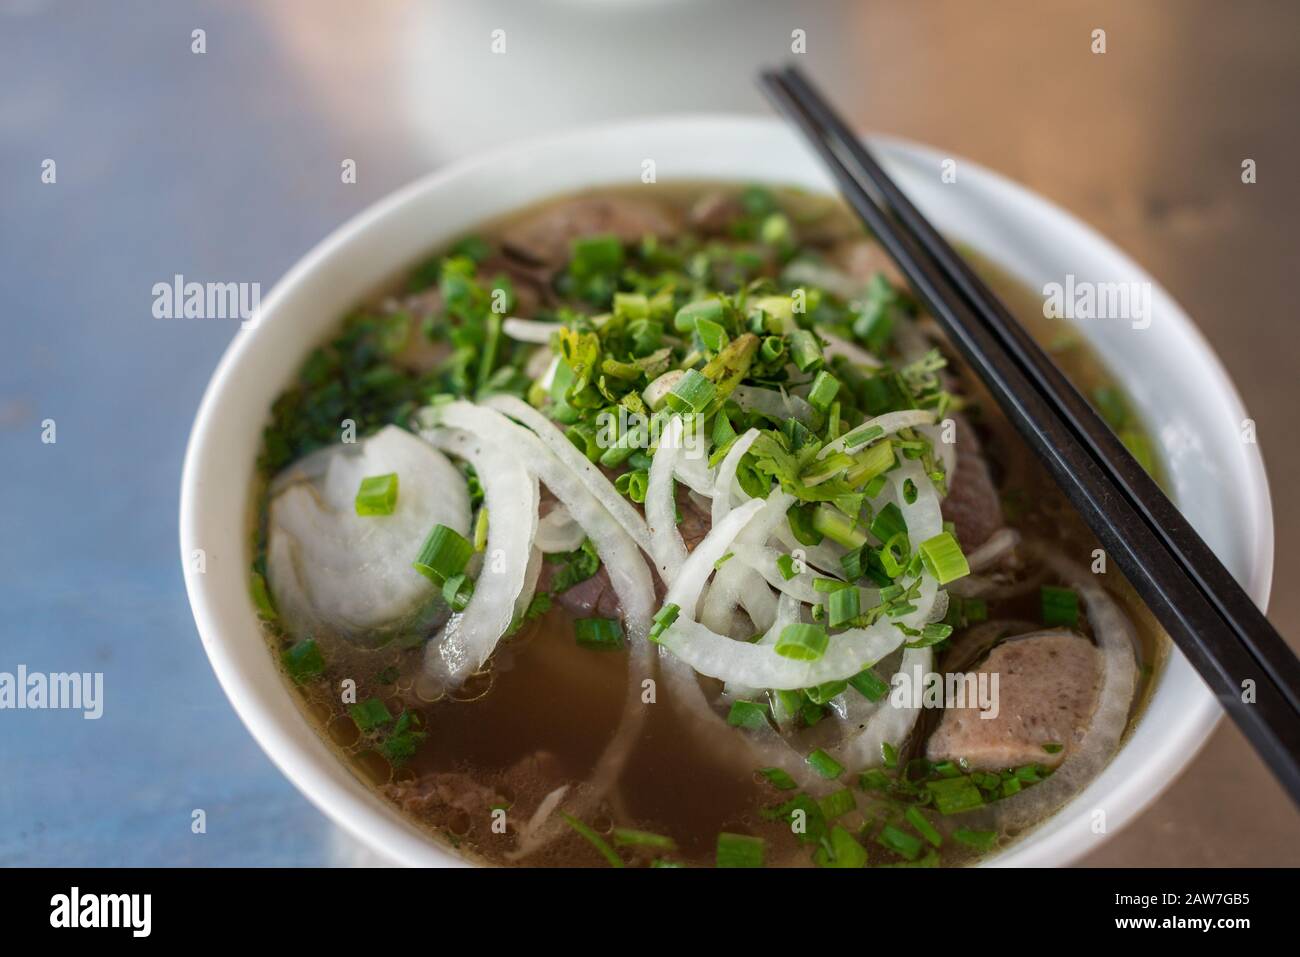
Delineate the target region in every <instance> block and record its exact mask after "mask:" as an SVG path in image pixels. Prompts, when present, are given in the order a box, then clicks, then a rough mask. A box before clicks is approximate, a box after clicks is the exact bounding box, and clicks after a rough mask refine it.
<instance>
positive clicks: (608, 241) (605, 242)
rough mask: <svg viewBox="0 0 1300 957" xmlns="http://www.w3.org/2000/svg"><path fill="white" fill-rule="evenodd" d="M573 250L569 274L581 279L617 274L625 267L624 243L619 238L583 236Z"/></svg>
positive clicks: (576, 242) (575, 242)
mask: <svg viewBox="0 0 1300 957" xmlns="http://www.w3.org/2000/svg"><path fill="white" fill-rule="evenodd" d="M571 249H572V253H573V254H572V257H571V259H570V262H569V272H571V273H572V274H573V275H574V276H575V277H577V278H579V279H586V278H588V277H590V276H597V275H601V274H603V273H610V272H615V271H617V270H618V269H619V268H620V267H622V265H623V243H622V242H621V241H620V240H619V238H618V237H617V236H613V235H602V236H582V237H580V238H578V239H575V240H574V241H573V244H572V246H571Z"/></svg>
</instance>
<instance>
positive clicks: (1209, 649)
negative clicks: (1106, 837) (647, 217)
mask: <svg viewBox="0 0 1300 957" xmlns="http://www.w3.org/2000/svg"><path fill="white" fill-rule="evenodd" d="M761 80H762V86H763V89H764V92H766V93H767V95H768V97H769V99H770V100H771V101H772V103H773V104H774V105H775V106H776V108H777V109H778V110H779V111H780V112H781V113H782V114H783V115H784V116H785V117H786V118H787V119H788V120H790V121H791V122H792V123H794V125H795V126H796V127H798V129H799V131H800V132H801V133H802V134H803V136H804V137H805V138H806V139H807V140H808V142H809V144H810V145H811V146H812V148H813V149H814V150H815V151H816V153H817V154H818V155H819V156H820V157H821V159H822V160H823V161H824V162H825V164H826V166H827V167H828V168H829V170H830V172H831V174H832V175H833V176H834V178H835V180H836V182H837V183H838V185H839V187H840V190H841V192H842V193H843V195H844V197H845V199H846V200H847V201H848V202H849V204H850V205H851V206H852V207H853V209H854V211H855V212H856V213H857V214H858V215H859V217H861V219H862V221H863V222H864V223H865V224H866V226H867V227H868V228H869V229H870V230H871V232H872V233H873V234H874V235H875V236H876V238H877V239H879V240H880V242H881V243H882V244H883V245H884V247H885V249H886V251H888V253H889V254H890V256H891V257H892V258H893V259H894V261H895V262H896V263H898V266H899V268H900V269H902V271H903V273H904V274H905V275H906V276H907V278H908V280H909V281H910V282H911V283H912V286H913V287H914V289H915V290H916V292H917V294H918V295H919V296H920V298H921V300H922V301H923V302H924V303H925V304H926V306H927V307H928V308H929V310H930V312H931V313H932V314H933V315H934V317H935V319H936V320H937V321H938V322H939V323H940V325H941V326H942V327H943V329H944V331H945V332H946V333H947V335H948V337H949V339H950V340H951V341H952V343H953V345H954V346H955V347H956V348H957V350H958V351H959V352H960V353H961V354H962V356H963V357H964V358H965V360H966V362H967V363H968V364H969V365H970V367H971V368H972V369H973V370H974V372H975V373H976V374H977V375H978V376H979V377H980V379H981V380H983V382H984V384H985V385H986V386H987V387H988V389H989V392H990V394H991V395H992V396H993V397H994V399H995V400H996V401H997V403H998V404H999V405H1000V406H1001V407H1002V409H1003V411H1004V412H1005V413H1006V415H1007V417H1008V418H1009V419H1010V420H1011V422H1012V423H1013V424H1014V425H1015V427H1016V428H1017V430H1018V431H1019V432H1020V434H1021V435H1022V436H1023V437H1024V439H1025V441H1026V442H1027V443H1028V444H1029V446H1030V448H1032V449H1033V450H1034V452H1035V453H1036V454H1037V455H1038V457H1039V458H1040V459H1041V460H1042V461H1043V463H1044V464H1045V465H1046V466H1047V469H1048V471H1049V472H1050V474H1051V475H1052V477H1053V479H1054V480H1055V481H1056V482H1057V484H1058V485H1060V486H1061V488H1062V489H1063V490H1064V491H1065V493H1066V495H1067V496H1068V497H1069V499H1070V501H1071V502H1072V503H1073V505H1074V506H1075V508H1077V509H1078V511H1079V513H1080V515H1081V516H1082V517H1083V519H1084V520H1085V521H1086V522H1087V524H1088V526H1089V527H1090V528H1091V529H1092V531H1093V533H1094V534H1095V535H1096V536H1097V538H1098V540H1099V541H1100V542H1101V544H1102V546H1103V547H1104V548H1105V550H1106V552H1107V554H1108V555H1110V556H1111V557H1112V558H1113V559H1114V560H1115V562H1116V564H1117V565H1118V566H1119V568H1120V569H1121V570H1122V571H1123V572H1124V574H1125V575H1126V576H1127V577H1128V580H1129V581H1130V583H1132V585H1133V587H1134V589H1135V590H1136V591H1137V592H1138V594H1139V595H1140V596H1141V597H1142V599H1143V600H1144V601H1145V602H1146V604H1147V606H1148V607H1149V608H1150V609H1151V611H1152V613H1153V614H1154V615H1155V616H1156V618H1157V619H1158V620H1159V621H1160V623H1161V624H1162V625H1163V626H1164V628H1165V629H1166V631H1168V632H1169V634H1170V636H1171V637H1172V638H1173V640H1174V642H1175V643H1176V644H1177V645H1178V647H1179V648H1180V649H1181V650H1182V652H1183V654H1184V655H1186V656H1187V658H1188V660H1189V661H1191V663H1192V665H1193V667H1195V668H1196V670H1197V672H1198V673H1199V674H1200V675H1201V677H1202V678H1203V679H1204V681H1205V683H1206V684H1207V685H1208V686H1209V687H1210V690H1211V691H1212V692H1213V693H1214V695H1215V697H1216V698H1217V699H1218V701H1219V703H1220V704H1221V705H1222V706H1223V708H1224V710H1225V711H1227V712H1228V714H1229V715H1230V716H1231V718H1232V720H1233V721H1234V722H1235V723H1236V724H1237V726H1238V727H1239V728H1240V729H1241V731H1242V732H1243V733H1244V734H1245V736H1246V737H1247V739H1249V741H1250V742H1251V744H1252V745H1253V746H1254V748H1255V750H1256V751H1258V752H1259V754H1260V756H1261V757H1262V758H1263V759H1264V761H1265V763H1267V764H1268V766H1269V767H1270V769H1271V770H1272V771H1273V773H1274V774H1275V775H1276V776H1277V778H1278V780H1279V781H1280V782H1281V783H1282V785H1283V786H1284V787H1285V788H1286V789H1287V791H1288V792H1289V793H1290V795H1291V797H1292V799H1293V800H1294V801H1296V803H1297V804H1300V660H1297V658H1296V656H1295V654H1294V653H1292V651H1291V650H1290V648H1288V647H1287V645H1286V642H1285V641H1284V640H1283V639H1282V637H1281V636H1280V635H1279V634H1278V633H1277V632H1276V631H1275V630H1274V629H1273V628H1272V626H1271V625H1269V623H1268V621H1267V619H1265V617H1264V615H1263V614H1262V613H1261V612H1260V610H1259V609H1258V608H1257V607H1256V606H1255V604H1254V602H1252V601H1251V599H1250V596H1248V595H1247V594H1246V593H1245V592H1244V591H1243V590H1242V588H1241V586H1239V585H1238V584H1237V582H1236V581H1235V580H1234V579H1233V577H1232V575H1231V574H1229V572H1228V570H1227V569H1226V568H1224V567H1223V564H1222V563H1221V562H1220V561H1219V560H1218V559H1217V558H1216V557H1215V556H1214V553H1213V552H1211V551H1210V549H1209V547H1208V546H1207V545H1206V544H1205V542H1203V541H1202V540H1201V538H1200V536H1198V535H1197V534H1196V532H1195V531H1194V530H1193V529H1192V527H1191V525H1189V524H1188V523H1187V521H1186V520H1185V519H1184V518H1183V517H1182V515H1181V514H1180V513H1179V511H1178V509H1177V508H1176V507H1175V506H1174V504H1173V503H1172V502H1171V501H1170V500H1169V499H1168V498H1167V497H1166V496H1165V495H1164V493H1163V492H1161V490H1160V488H1159V486H1157V485H1156V483H1155V482H1154V481H1153V480H1152V479H1151V477H1150V476H1149V475H1147V473H1146V471H1145V470H1144V469H1143V468H1142V467H1141V466H1140V465H1139V464H1138V463H1137V461H1136V460H1135V459H1134V458H1133V456H1132V455H1130V454H1129V452H1128V450H1127V449H1126V448H1125V447H1124V445H1123V443H1122V442H1120V441H1119V439H1118V438H1117V437H1116V436H1115V434H1114V433H1113V432H1111V430H1110V428H1109V427H1108V426H1107V425H1106V424H1105V422H1103V421H1102V419H1101V418H1100V416H1098V415H1097V413H1096V412H1095V411H1094V410H1093V409H1092V407H1091V406H1090V405H1089V404H1088V403H1087V401H1085V400H1084V398H1083V397H1082V396H1081V395H1080V394H1079V393H1078V391H1077V390H1076V389H1075V388H1074V387H1073V386H1072V385H1071V384H1070V383H1069V382H1068V381H1067V380H1066V378H1065V376H1064V375H1063V374H1062V373H1061V371H1060V370H1059V369H1057V368H1056V366H1055V364H1053V362H1052V361H1051V359H1049V358H1048V357H1047V355H1046V354H1045V353H1044V352H1043V351H1042V349H1040V348H1039V347H1038V345H1037V343H1035V342H1034V341H1033V339H1032V338H1031V337H1030V336H1029V334H1028V333H1027V332H1026V331H1025V330H1024V328H1023V327H1022V326H1021V325H1020V324H1019V323H1018V322H1016V320H1015V319H1014V318H1013V317H1012V316H1011V314H1010V313H1009V312H1008V311H1007V308H1006V306H1004V305H1003V304H1002V302H1001V301H1000V300H999V299H998V297H997V296H996V295H994V294H993V292H992V291H990V290H989V288H988V287H987V286H986V285H985V284H984V282H983V281H982V280H981V279H980V278H979V277H978V276H976V275H975V273H974V272H973V271H972V270H971V268H970V267H969V266H968V265H967V264H966V262H965V261H964V260H963V259H962V258H961V257H960V256H959V255H958V254H957V252H956V251H955V250H954V249H953V248H952V246H950V245H949V244H948V243H947V241H945V240H944V239H943V237H942V236H940V235H939V234H938V232H936V231H935V229H934V227H933V226H931V225H930V223H929V222H928V221H927V220H926V219H925V217H924V216H922V215H921V213H920V212H919V211H918V210H917V209H916V207H915V206H913V205H912V203H911V202H910V201H909V200H908V199H907V197H906V196H905V195H904V194H903V192H902V191H901V190H900V189H899V188H898V186H897V185H896V184H895V183H894V181H893V180H892V179H890V177H889V176H888V174H886V173H885V171H884V170H883V169H882V168H881V166H880V164H879V163H878V162H877V161H876V159H875V157H874V156H873V155H872V153H871V151H870V150H869V149H868V148H867V147H866V146H864V145H863V144H862V142H861V141H860V140H859V139H858V137H856V136H855V135H854V134H853V132H852V131H851V130H850V129H849V128H848V126H847V125H845V123H844V121H843V120H842V119H840V118H839V116H837V115H836V113H835V111H834V110H833V109H832V108H831V107H830V105H829V104H827V102H826V101H825V100H824V99H823V98H822V96H821V95H820V94H819V93H818V92H817V91H816V90H815V89H814V88H813V86H812V84H811V83H810V82H809V81H808V80H807V79H806V78H805V77H804V76H803V75H802V74H801V73H800V72H799V71H798V70H797V69H796V68H794V67H788V68H786V69H784V70H781V71H765V72H764V73H763V74H762V78H761ZM936 175H937V171H936Z"/></svg>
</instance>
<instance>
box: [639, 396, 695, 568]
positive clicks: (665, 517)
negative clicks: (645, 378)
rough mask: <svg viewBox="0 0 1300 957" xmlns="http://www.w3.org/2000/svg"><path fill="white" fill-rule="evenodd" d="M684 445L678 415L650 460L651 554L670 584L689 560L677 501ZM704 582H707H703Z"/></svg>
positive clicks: (648, 515) (647, 496)
mask: <svg viewBox="0 0 1300 957" xmlns="http://www.w3.org/2000/svg"><path fill="white" fill-rule="evenodd" d="M681 447H682V419H681V416H677V415H675V416H673V417H672V418H671V419H669V420H668V424H667V425H666V426H664V428H663V431H662V432H661V433H660V435H659V447H658V448H657V449H655V454H654V458H653V459H651V461H650V479H649V481H648V482H647V484H646V493H645V517H646V523H647V524H648V525H649V533H650V549H649V551H650V557H651V558H653V559H654V562H655V565H656V566H658V568H659V577H660V578H662V579H663V580H664V581H665V582H668V583H670V584H671V583H672V581H673V579H674V578H675V577H676V575H677V571H678V569H680V568H681V567H682V563H683V562H684V561H685V560H686V543H685V542H684V541H682V535H681V532H679V531H677V502H676V499H675V496H674V495H673V471H674V469H675V468H676V465H677V460H678V458H679V456H680V455H681V450H682V449H681ZM707 577H708V574H707V573H706V574H705V578H707ZM700 584H701V585H703V581H701V582H700Z"/></svg>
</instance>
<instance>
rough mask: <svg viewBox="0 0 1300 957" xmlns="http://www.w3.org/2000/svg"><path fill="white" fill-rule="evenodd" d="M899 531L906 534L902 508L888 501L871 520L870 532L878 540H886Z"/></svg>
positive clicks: (905, 521) (905, 522) (905, 520)
mask: <svg viewBox="0 0 1300 957" xmlns="http://www.w3.org/2000/svg"><path fill="white" fill-rule="evenodd" d="M900 532H901V533H902V534H904V535H906V534H907V519H905V518H903V510H902V509H900V508H899V507H898V506H897V505H896V504H894V503H893V502H890V503H889V504H887V505H886V506H885V507H884V508H882V509H881V510H880V511H879V512H877V513H876V517H875V518H873V519H872V520H871V534H872V535H874V536H876V538H877V539H878V540H879V541H881V542H887V541H889V540H890V539H891V538H893V537H894V536H895V535H897V534H899V533H900Z"/></svg>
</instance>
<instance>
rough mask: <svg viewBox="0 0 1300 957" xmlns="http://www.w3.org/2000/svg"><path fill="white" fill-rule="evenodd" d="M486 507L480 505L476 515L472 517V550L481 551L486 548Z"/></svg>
mask: <svg viewBox="0 0 1300 957" xmlns="http://www.w3.org/2000/svg"><path fill="white" fill-rule="evenodd" d="M487 536H488V509H487V506H486V505H480V506H479V510H478V515H476V516H475V517H474V551H476V552H481V551H483V549H485V548H487Z"/></svg>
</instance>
